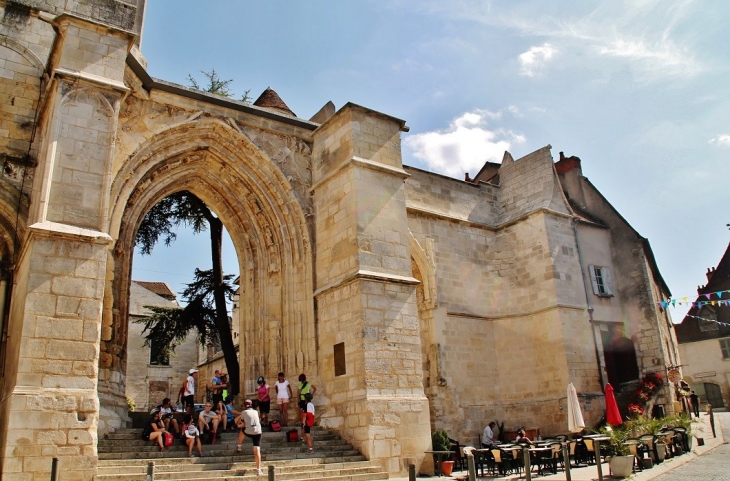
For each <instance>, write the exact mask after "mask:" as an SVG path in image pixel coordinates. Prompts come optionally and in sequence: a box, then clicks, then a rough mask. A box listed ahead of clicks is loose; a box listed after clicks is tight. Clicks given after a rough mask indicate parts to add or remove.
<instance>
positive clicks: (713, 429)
mask: <svg viewBox="0 0 730 481" xmlns="http://www.w3.org/2000/svg"><path fill="white" fill-rule="evenodd" d="M707 414H709V415H710V427H711V428H712V437H713V438H716V437H717V434H715V413H713V412H712V405H710V404H708V405H707Z"/></svg>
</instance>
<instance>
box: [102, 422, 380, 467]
mask: <svg viewBox="0 0 730 481" xmlns="http://www.w3.org/2000/svg"><path fill="white" fill-rule="evenodd" d="M285 430H286V428H284V429H282V431H281V432H278V433H274V432H266V433H264V434H263V437H262V439H261V468H262V469H263V470H264V475H263V476H257V474H256V468H255V464H254V461H253V446H252V444H251V441H250V440H246V441H244V444H243V453H236V440H237V436H238V434H237V433H235V432H227V433H222V434H221V436H220V438H219V439H218V441H216V444H213V445H203V455H204V456H203V457H194V458H190V457H188V455H187V447H186V446H184V445H183V444H182V442H181V441H180V440H179V439H176V440H175V444H174V445H173V446H172V447H170V448H168V449H169V450H168V452H166V453H161V452H160V451H159V448H158V447H157V445H152V443H151V442H149V441H145V440H143V439H142V437H141V430H140V429H120V430H118V431H117V432H115V433H112V434H108V435H107V436H105V437H104V439H102V440H100V441H99V445H98V451H99V463H98V476H97V478H96V479H97V480H99V481H103V480H115V481H116V480H120V481H126V480H129V481H137V480H140V481H145V480H146V479H147V465H148V463H149V462H154V464H155V468H154V470H155V480H169V481H183V480H185V481H193V480H214V481H228V480H231V481H234V480H238V481H240V480H241V479H247V478H248V479H267V476H268V467H269V466H274V468H275V469H274V472H275V476H276V479H277V480H287V481H296V480H307V481H319V480H322V481H324V480H335V481H337V480H341V481H380V480H387V479H388V473H387V472H386V471H384V470H383V468H382V466H380V464H378V463H372V462H370V461H367V460H366V459H365V457H364V456H363V455H362V454H360V453H359V452H358V451H357V450H356V449H354V448H353V447H352V445H350V444H348V443H347V442H345V441H344V440H343V439H341V438H340V437H339V436H338V435H336V434H334V433H332V432H331V431H329V430H327V429H323V428H320V427H317V426H315V427H313V428H312V437H313V442H314V452H312V453H309V452H308V450H307V447H306V444H305V443H302V442H297V443H290V442H288V441H287V440H286V432H285ZM193 452H194V453H195V454H197V450H194V451H193Z"/></svg>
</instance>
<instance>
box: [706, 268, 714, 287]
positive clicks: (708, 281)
mask: <svg viewBox="0 0 730 481" xmlns="http://www.w3.org/2000/svg"><path fill="white" fill-rule="evenodd" d="M714 273H715V268H714V267H713V268H712V269H710V268H709V267H708V268H707V273H706V274H705V275H706V276H707V283H708V284H709V283H710V280H711V279H712V275H713V274H714Z"/></svg>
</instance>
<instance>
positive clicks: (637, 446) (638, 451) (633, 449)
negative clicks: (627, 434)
mask: <svg viewBox="0 0 730 481" xmlns="http://www.w3.org/2000/svg"><path fill="white" fill-rule="evenodd" d="M624 444H625V445H627V446H628V447H629V453H631V454H632V455H633V456H634V467H633V472H636V468H637V466H638V468H639V471H643V470H644V463H643V462H642V461H641V460H642V459H643V458H644V453H645V452H646V451H647V449H646V446H644V445H643V444H642V443H641V441H640V440H639V439H637V438H629V439H627V440H626V441H624Z"/></svg>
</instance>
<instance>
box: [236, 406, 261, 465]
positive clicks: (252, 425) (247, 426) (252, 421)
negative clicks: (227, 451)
mask: <svg viewBox="0 0 730 481" xmlns="http://www.w3.org/2000/svg"><path fill="white" fill-rule="evenodd" d="M243 405H244V407H245V409H244V410H243V412H242V413H241V415H240V416H239V417H238V418H237V419H236V426H238V429H239V431H238V447H237V448H236V452H238V453H240V452H241V451H242V445H243V440H244V439H246V436H248V437H249V438H251V441H252V442H253V458H254V461H256V472H257V473H258V475H259V476H263V474H264V472H263V471H262V470H261V447H260V446H261V433H262V430H261V420H259V413H258V412H257V411H256V410H255V409H254V408H253V402H252V401H251V400H250V399H246V400H245V401H244V403H243Z"/></svg>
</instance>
